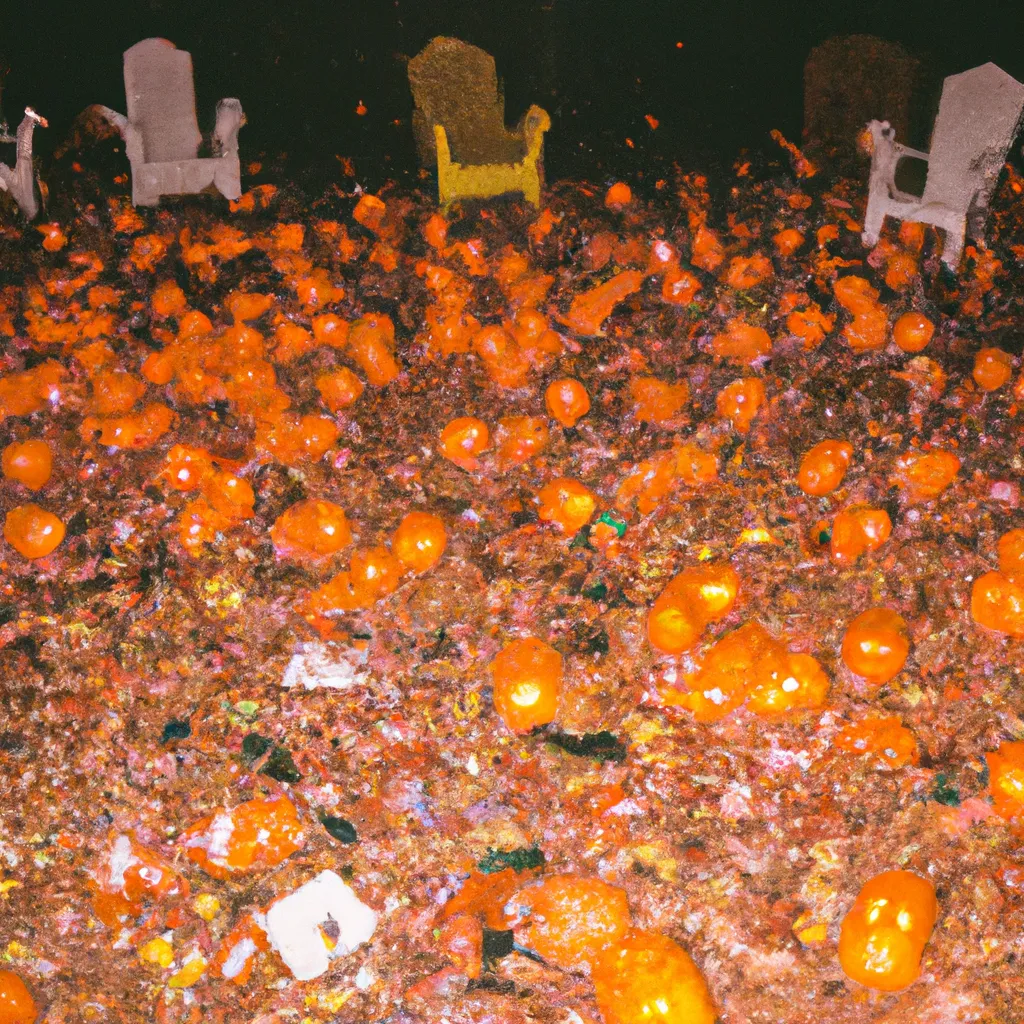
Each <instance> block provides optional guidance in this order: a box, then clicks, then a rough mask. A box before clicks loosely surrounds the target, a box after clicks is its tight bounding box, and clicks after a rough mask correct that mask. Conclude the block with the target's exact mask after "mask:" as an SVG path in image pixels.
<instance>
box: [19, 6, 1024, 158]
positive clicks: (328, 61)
mask: <svg viewBox="0 0 1024 1024" xmlns="http://www.w3.org/2000/svg"><path fill="white" fill-rule="evenodd" d="M0 11H2V12H3V13H2V15H0V17H2V21H0V24H2V26H3V30H2V33H0V48H2V49H3V52H4V54H5V56H6V58H7V61H8V62H9V63H10V65H11V66H12V68H13V70H12V73H11V75H10V77H9V79H8V84H7V90H6V92H5V95H4V97H3V106H4V111H5V113H6V114H7V117H8V119H9V120H10V121H11V122H12V123H16V121H17V120H18V119H19V116H18V115H19V114H20V110H21V108H22V107H23V106H24V105H25V104H26V103H30V104H32V105H33V106H35V107H36V108H37V109H38V110H39V111H40V112H41V113H43V114H44V115H46V116H48V117H49V118H50V121H51V125H52V127H51V128H50V130H49V131H48V132H45V133H39V134H37V140H38V144H39V148H40V149H45V148H46V147H47V146H52V145H53V144H54V143H55V142H57V141H58V140H59V139H60V138H62V137H63V135H64V134H65V133H66V131H67V129H68V127H69V125H70V123H71V120H72V119H73V117H74V115H75V114H76V113H77V112H78V111H79V110H81V109H82V108H83V107H85V106H87V105H88V104H89V103H97V102H98V103H105V104H107V105H109V106H112V107H114V108H116V109H121V110H123V108H124V89H123V83H122V79H121V53H122V51H123V50H124V49H126V48H127V47H128V46H130V45H131V44H132V43H134V42H137V41H138V40H139V39H142V38H145V37H146V36H150V35H161V36H166V37H167V38H170V39H172V40H173V41H174V42H176V43H177V44H178V46H180V47H182V48H184V49H188V50H190V51H191V52H192V55H193V60H194V63H195V68H196V76H197V77H196V86H197V93H198V102H199V116H200V124H201V126H202V127H203V128H204V129H205V128H209V127H210V126H211V122H212V116H213V106H214V104H215V102H216V100H217V99H218V98H220V97H221V96H230V95H237V96H238V97H239V98H240V99H241V100H242V104H243V106H244V108H245V110H246V112H247V114H248V117H249V124H248V125H247V126H246V128H245V129H243V133H242V145H243V156H245V155H248V154H252V153H255V152H257V151H258V150H261V149H264V148H266V149H268V150H270V149H284V150H287V151H288V152H289V153H290V154H291V155H292V156H293V158H295V159H296V160H302V161H307V160H311V159H315V158H317V157H319V158H323V159H327V160H330V159H331V155H332V154H334V153H338V154H343V155H349V156H352V157H354V159H355V162H356V167H357V171H358V170H360V169H362V171H363V173H370V171H371V168H372V170H373V172H374V173H375V174H376V175H379V174H382V173H394V174H396V175H397V174H401V173H405V172H408V171H409V170H410V169H411V168H412V166H413V156H412V144H411V138H410V132H409V127H408V117H409V111H410V108H411V99H410V97H409V93H408V87H407V84H406V79H405V63H404V60H405V59H407V58H408V57H409V56H412V55H414V54H415V53H416V52H417V51H418V50H419V49H420V48H421V47H422V46H423V45H424V44H425V43H426V42H427V41H428V40H429V39H430V38H431V37H432V36H434V35H437V34H440V33H444V34H453V35H459V36H461V37H462V38H464V39H467V40H469V41H470V42H473V43H476V44H478V45H480V46H483V47H484V48H485V49H487V50H489V51H490V52H491V53H493V54H494V56H495V58H496V59H497V61H498V73H499V75H501V76H502V78H503V79H504V82H505V92H506V99H507V113H508V120H509V121H510V122H512V121H515V120H517V119H518V117H519V115H520V114H521V113H522V111H523V110H524V109H525V107H526V106H527V105H528V104H529V103H530V102H532V101H536V102H539V103H541V104H542V105H543V106H545V107H546V108H547V109H548V110H549V111H550V112H551V114H552V117H553V121H554V127H553V130H552V132H551V134H550V135H549V136H548V143H547V159H546V162H547V168H548V174H549V177H551V178H557V177H562V176H579V175H601V174H602V173H605V172H608V173H610V172H611V171H613V170H614V171H618V172H619V173H628V172H629V171H631V170H635V169H639V168H643V167H651V166H654V165H656V164H657V162H658V161H660V160H664V159H672V158H678V159H680V160H681V161H682V162H683V163H686V162H688V161H699V160H700V159H702V158H703V157H705V156H709V155H710V156H717V157H721V158H725V159H728V158H730V157H732V156H733V155H735V153H736V152H737V150H738V149H740V148H741V147H743V146H753V147H757V146H763V145H765V144H766V143H767V138H766V133H767V132H768V130H769V129H770V128H772V127H778V128H781V129H782V131H783V132H784V133H785V134H786V135H788V136H790V137H791V138H794V139H799V134H800V125H801V108H802V68H803V62H804V59H805V58H806V56H807V53H808V51H809V50H810V48H811V47H812V46H813V45H815V44H816V43H818V42H820V41H822V40H824V39H826V38H828V37H829V36H831V35H836V34H845V33H851V32H870V33H873V34H875V35H879V36H882V37H885V38H888V39H892V40H895V41H898V42H901V43H903V44H904V45H905V46H907V47H908V48H910V49H911V50H912V51H914V52H915V53H917V54H918V55H919V56H921V57H922V58H923V59H924V60H925V61H926V66H927V67H928V69H929V72H930V75H931V79H932V81H933V82H934V83H936V88H937V84H938V83H939V82H941V78H942V77H943V76H944V75H946V74H950V73H953V72H956V71H961V70H964V69H966V68H968V67H972V66H974V65H975V64H979V63H983V62H984V61H986V60H993V61H995V62H996V63H997V64H999V65H1000V66H1001V67H1003V68H1004V69H1005V70H1006V71H1008V72H1009V73H1010V74H1012V75H1014V76H1015V77H1017V78H1020V79H1024V3H1022V2H1021V0H1013V2H1003V3H998V2H994V0H936V2H934V3H922V2H919V0H907V2H903V3H899V2H896V0H859V2H858V0H845V2H837V0H761V2H754V0H746V2H729V0H708V2H702V3H697V2H687V0H634V2H631V3H626V2H622V0H438V2H434V3H429V2H425V0H361V2H360V0H335V2H330V3H328V2H323V0H291V2H289V0H247V2H241V0H207V2H204V3H197V2H195V0H123V2H121V3H113V2H110V0H107V2H101V0H35V2H32V0H0ZM677 41H679V42H682V43H683V44H684V45H683V47H682V48H681V49H680V48H677V47H676V42H677ZM360 99H362V100H363V101H364V102H365V104H366V106H367V107H368V111H369V112H368V114H367V115H366V116H365V117H359V116H357V115H356V113H355V107H356V105H357V103H358V101H359V100H360ZM648 113H649V114H652V115H654V116H655V117H656V118H658V120H659V121H660V127H659V129H658V130H657V131H656V132H652V130H651V129H650V128H649V127H648V126H647V124H646V122H645V121H644V115H645V114H648ZM395 120H401V122H402V123H401V124H398V125H396V124H394V123H393V122H394V121H395ZM44 136H45V137H44ZM627 137H631V138H632V139H634V140H635V143H636V148H635V149H632V150H631V149H629V148H628V147H627V146H626V142H625V140H626V138H627ZM911 141H914V140H911ZM917 141H919V142H923V141H926V140H917ZM388 157H389V158H390V160H387V159H386V158H388Z"/></svg>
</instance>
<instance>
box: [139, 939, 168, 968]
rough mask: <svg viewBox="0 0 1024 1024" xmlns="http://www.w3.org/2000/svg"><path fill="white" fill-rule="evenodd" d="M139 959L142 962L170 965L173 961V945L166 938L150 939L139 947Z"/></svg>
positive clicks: (163, 965) (162, 965)
mask: <svg viewBox="0 0 1024 1024" xmlns="http://www.w3.org/2000/svg"><path fill="white" fill-rule="evenodd" d="M139 959H140V960H141V961H142V962H143V963H144V964H159V966H161V967H170V966H171V964H173V963H174V947H173V946H172V945H171V944H170V943H169V942H168V941H167V940H166V939H161V938H156V939H150V940H149V942H147V943H146V944H145V945H144V946H140V947H139Z"/></svg>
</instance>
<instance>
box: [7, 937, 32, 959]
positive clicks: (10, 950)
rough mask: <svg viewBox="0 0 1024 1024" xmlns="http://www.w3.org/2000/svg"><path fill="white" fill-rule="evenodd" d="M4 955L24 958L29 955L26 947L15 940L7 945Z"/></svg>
mask: <svg viewBox="0 0 1024 1024" xmlns="http://www.w3.org/2000/svg"><path fill="white" fill-rule="evenodd" d="M6 953H7V955H8V956H9V957H26V956H28V955H29V952H28V947H26V946H23V945H22V944H21V943H20V942H18V941H17V939H12V940H11V941H10V942H8V943H7V950H6Z"/></svg>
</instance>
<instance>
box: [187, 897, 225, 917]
mask: <svg viewBox="0 0 1024 1024" xmlns="http://www.w3.org/2000/svg"><path fill="white" fill-rule="evenodd" d="M192 909H193V910H195V912H196V913H197V914H198V915H199V916H200V917H201V918H202V919H203V920H204V921H212V920H213V919H214V918H215V917H216V916H217V912H218V911H219V910H220V900H219V899H217V897H216V896H213V895H211V894H210V893H208V892H201V893H200V894H199V895H198V896H197V897H196V898H195V899H194V900H193V901H192Z"/></svg>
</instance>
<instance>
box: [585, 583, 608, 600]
mask: <svg viewBox="0 0 1024 1024" xmlns="http://www.w3.org/2000/svg"><path fill="white" fill-rule="evenodd" d="M582 593H583V596H584V597H589V598H590V600H591V601H603V600H604V599H605V598H606V597H607V596H608V587H607V586H606V585H605V584H604V583H602V582H601V581H600V580H598V581H597V583H592V584H591V585H590V586H589V587H584V588H583V591H582Z"/></svg>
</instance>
